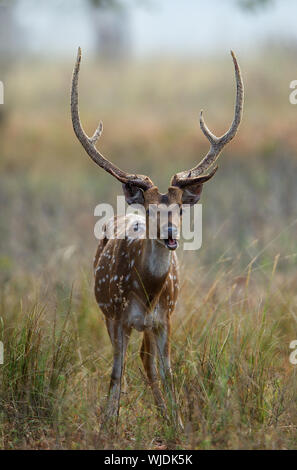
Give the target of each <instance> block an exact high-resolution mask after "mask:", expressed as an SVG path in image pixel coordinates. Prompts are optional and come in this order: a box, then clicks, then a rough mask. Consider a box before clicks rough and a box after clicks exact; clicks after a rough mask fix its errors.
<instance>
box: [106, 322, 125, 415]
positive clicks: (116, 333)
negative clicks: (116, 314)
mask: <svg viewBox="0 0 297 470" xmlns="http://www.w3.org/2000/svg"><path fill="white" fill-rule="evenodd" d="M106 324H107V329H108V333H109V336H110V340H111V342H112V346H113V368H112V373H111V378H110V386H109V394H108V403H107V412H106V415H107V418H110V417H113V416H118V413H119V407H120V395H121V384H122V377H123V374H124V369H125V357H126V351H127V346H128V342H129V338H130V334H131V328H127V327H124V326H123V325H122V324H121V323H120V322H117V321H116V320H113V319H107V320H106Z"/></svg>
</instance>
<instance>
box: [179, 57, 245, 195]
mask: <svg viewBox="0 0 297 470" xmlns="http://www.w3.org/2000/svg"><path fill="white" fill-rule="evenodd" d="M231 56H232V59H233V63H234V70H235V78H236V104H235V112H234V118H233V122H232V124H231V126H230V128H229V130H228V131H227V132H226V133H225V134H223V135H222V136H221V137H217V136H215V135H214V134H213V133H212V132H211V131H210V130H209V128H208V127H207V125H206V123H205V121H204V118H203V111H201V112H200V127H201V130H202V132H203V134H204V135H205V136H206V137H207V139H208V140H209V142H210V149H209V151H208V153H207V155H206V156H205V157H204V158H203V159H202V160H201V162H200V163H199V164H198V165H197V166H195V167H194V168H192V169H191V170H189V171H183V172H181V173H177V174H176V175H174V177H173V178H172V180H171V184H172V185H173V186H180V187H182V186H186V185H187V184H189V183H192V184H194V183H198V182H199V181H200V182H201V183H203V182H204V181H207V179H210V178H211V176H213V175H214V173H215V171H216V170H217V167H215V169H214V171H212V172H211V174H209V175H205V176H200V175H202V174H203V173H204V172H205V171H206V170H207V169H208V168H209V167H210V166H211V165H213V163H214V162H215V161H216V160H217V158H218V156H219V155H220V153H221V151H222V149H223V147H224V146H225V145H226V144H228V143H229V142H230V141H231V140H232V139H233V137H234V136H235V135H236V132H237V130H238V127H239V124H240V121H241V117H242V109H243V98H244V91H243V81H242V77H241V73H240V68H239V65H238V63H237V59H236V57H235V54H234V52H233V51H231ZM205 178H207V179H205ZM202 179H203V181H202Z"/></svg>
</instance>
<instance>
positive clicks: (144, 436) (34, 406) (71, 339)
mask: <svg viewBox="0 0 297 470" xmlns="http://www.w3.org/2000/svg"><path fill="white" fill-rule="evenodd" d="M183 274H185V272H184V273H183ZM187 275H188V276H189V272H187ZM190 276H191V277H192V276H193V277H192V279H195V277H194V273H193V272H192V273H191V275H190ZM274 276H275V278H273V279H270V280H269V281H266V280H264V281H263V279H262V281H261V282H260V281H259V277H258V274H257V271H256V272H254V271H250V275H249V278H245V280H244V282H243V281H242V280H237V281H236V282H235V283H234V284H233V285H230V284H229V283H228V279H227V278H226V276H222V275H220V276H218V277H217V278H216V279H215V281H214V283H213V285H212V286H210V287H211V288H210V289H209V286H208V288H207V289H205V288H203V286H200V285H199V286H196V288H194V289H193V288H192V286H190V283H187V284H185V285H184V287H183V291H182V296H181V299H180V302H179V307H178V310H177V312H176V313H175V315H174V319H173V333H172V337H173V346H172V356H173V358H172V361H173V371H174V381H175V388H176V394H177V401H178V408H179V413H180V415H181V417H182V420H183V422H184V424H185V429H184V431H183V432H182V431H180V430H179V429H177V428H176V426H175V423H174V422H172V423H171V424H168V423H165V422H164V421H163V420H162V418H161V417H160V416H159V415H158V412H157V410H156V409H155V406H154V404H153V399H152V396H151V392H150V389H149V386H148V384H147V383H146V380H145V379H144V374H143V371H142V366H141V361H140V360H139V348H140V336H141V335H140V334H138V333H135V334H134V335H132V341H131V344H130V346H129V350H128V364H127V382H128V383H127V389H126V390H125V392H123V393H122V397H121V412H120V418H119V423H118V427H117V428H116V429H113V430H112V431H111V430H108V429H106V428H103V429H101V423H102V422H103V417H104V409H105V403H106V393H107V388H108V382H109V374H110V370H111V346H110V345H109V340H108V337H107V334H106V331H105V325H104V321H103V319H102V317H101V316H100V315H99V313H100V312H99V311H97V306H96V305H94V304H95V302H93V301H92V298H90V297H89V281H87V280H86V279H85V280H83V281H82V282H81V283H80V284H79V285H77V286H76V288H75V287H74V290H73V298H72V299H71V297H69V296H68V299H65V298H60V299H59V293H57V292H56V294H54V292H51V295H54V296H55V302H56V306H55V308H54V309H52V307H51V308H49V307H48V306H46V305H43V306H42V307H40V306H38V305H34V302H33V303H32V302H28V305H27V307H26V309H24V307H23V308H22V309H21V308H20V307H18V302H17V301H16V297H17V295H16V289H17V287H16V286H15V287H14V288H11V289H10V292H6V294H5V295H4V298H2V304H5V305H6V308H5V310H4V311H2V312H1V316H2V319H3V324H4V325H5V327H4V331H3V332H2V334H3V338H4V350H5V362H4V365H3V366H1V386H0V397H1V424H0V426H1V436H2V447H3V448H11V447H21V448H23V447H25V448H131V449H135V448H197V449H223V448H230V449H232V448H233V449H234V448H255V449H257V448H275V449H289V448H294V446H296V435H297V434H296V429H297V428H296V426H297V422H296V385H297V380H296V379H297V377H296V368H295V367H294V366H293V365H292V364H290V363H289V353H290V350H289V343H290V341H291V340H292V337H293V336H294V334H295V336H296V334H297V331H296V329H295V332H294V328H292V327H291V318H292V313H291V311H292V309H294V301H295V295H296V293H295V292H294V290H287V293H286V298H285V299H284V298H283V297H282V289H283V285H282V283H281V284H280V285H279V279H278V276H277V274H276V273H274ZM247 279H248V280H247ZM256 280H257V282H258V283H259V284H258V289H255V288H254V287H253V282H255V281H256ZM260 286H261V287H260ZM10 296H11V297H10ZM30 304H31V305H30ZM9 305H10V307H9V308H7V306H9ZM295 336H294V337H295Z"/></svg>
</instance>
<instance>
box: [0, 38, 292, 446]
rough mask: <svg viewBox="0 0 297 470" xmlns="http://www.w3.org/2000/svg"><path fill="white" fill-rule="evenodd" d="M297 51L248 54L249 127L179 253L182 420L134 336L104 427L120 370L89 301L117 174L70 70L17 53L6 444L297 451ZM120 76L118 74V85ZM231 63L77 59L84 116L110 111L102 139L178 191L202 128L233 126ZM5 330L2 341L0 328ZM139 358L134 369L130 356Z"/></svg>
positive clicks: (8, 104)
mask: <svg viewBox="0 0 297 470" xmlns="http://www.w3.org/2000/svg"><path fill="white" fill-rule="evenodd" d="M295 53H296V51H294V49H292V48H290V49H289V48H288V49H287V50H285V49H284V48H282V49H280V48H278V47H276V46H275V47H274V48H273V49H272V48H271V47H270V49H269V50H268V49H267V50H264V51H262V52H259V54H258V55H253V58H251V57H239V61H240V64H241V67H242V72H243V76H244V81H245V85H246V102H245V112H244V119H243V122H242V124H241V127H240V131H239V133H238V136H237V137H236V139H235V140H234V142H232V144H230V145H229V147H228V148H227V149H226V151H225V152H224V154H223V155H222V156H221V157H220V160H219V171H218V173H217V174H216V176H215V178H214V179H213V180H212V181H211V182H209V183H208V184H207V185H205V188H204V191H203V197H202V204H203V244H202V248H201V249H200V250H199V251H198V252H197V253H196V252H195V253H187V254H184V253H183V252H182V250H180V253H179V258H180V261H181V272H182V293H181V298H180V301H179V307H178V310H177V312H176V314H175V318H174V325H173V338H174V340H173V364H174V373H175V380H176V386H177V390H178V395H179V406H180V410H181V414H182V416H183V419H184V421H185V424H186V427H185V432H184V433H179V432H177V431H176V429H175V428H174V425H173V424H172V425H165V424H164V423H163V422H162V421H161V419H160V418H158V416H157V414H156V410H155V408H154V406H153V400H152V397H151V394H150V391H149V389H148V386H147V384H146V382H145V380H144V378H143V375H142V373H141V372H140V370H139V369H140V368H141V366H140V362H138V363H137V361H138V349H139V346H140V345H139V341H140V335H139V334H135V335H134V337H133V338H134V340H133V341H132V343H131V347H130V351H129V358H128V367H127V373H128V385H129V393H128V394H124V395H123V398H122V400H123V406H122V411H121V417H120V423H119V428H118V431H117V434H116V437H115V433H114V432H113V431H110V432H107V431H105V432H104V433H101V432H100V420H101V414H102V410H103V407H104V404H105V395H106V393H107V386H108V377H109V373H110V366H111V347H110V344H109V340H108V337H107V333H106V331H105V324H104V321H103V318H102V316H101V315H100V312H99V311H98V307H97V305H96V304H95V301H94V299H93V292H92V289H93V281H92V269H91V265H92V259H93V256H94V253H95V249H96V240H95V238H94V235H93V228H94V225H95V218H94V215H93V211H94V207H95V205H96V204H98V203H100V202H107V201H109V202H111V203H113V204H115V202H116V195H117V194H120V193H121V187H120V184H119V183H117V182H116V181H115V180H113V179H112V178H111V177H110V176H109V175H107V174H105V173H104V172H103V171H101V170H100V169H99V168H97V167H96V166H95V165H94V164H93V162H91V161H90V160H89V158H88V157H87V156H86V155H85V154H84V152H83V150H82V148H81V146H80V144H79V143H78V142H77V141H76V139H75V137H74V134H73V130H72V126H71V119H70V109H69V88H70V79H71V70H72V67H73V64H72V63H65V62H62V61H61V62H50V61H49V60H44V61H42V60H35V61H32V60H29V59H26V60H20V61H19V62H15V63H14V64H13V66H12V67H11V68H10V69H9V70H8V71H7V73H8V74H9V80H7V86H6V89H5V93H6V97H5V105H4V106H5V111H6V112H7V118H6V120H5V121H3V122H1V124H0V142H1V149H0V205H1V219H0V285H1V290H0V308H1V310H0V317H1V319H2V320H1V328H0V332H1V335H2V336H1V337H2V338H3V340H4V342H5V364H4V366H1V368H0V373H1V385H0V400H1V402H0V403H1V412H0V413H1V421H0V430H1V433H0V442H1V444H0V445H1V447H2V448H16V447H17V448H111V447H112V448H133V449H134V448H155V449H158V448H199V449H208V448H277V449H285V448H294V447H296V425H297V423H296V414H295V412H294V410H295V406H296V403H295V401H294V400H295V399H296V393H295V392H296V367H295V368H294V366H292V365H291V364H290V363H289V360H288V357H289V353H290V350H289V343H290V341H291V340H293V339H296V337H297V335H296V333H297V332H296V305H297V304H296V300H297V297H296V284H297V277H296V255H297V250H296V225H297V208H296V199H297V187H296V171H297V157H296V151H297V147H296V138H295V136H296V107H294V106H293V105H291V104H290V102H289V93H290V89H289V83H290V81H291V80H292V79H294V78H296V77H294V76H292V73H294V69H293V68H292V63H294V62H293V58H294V57H295ZM119 77H120V78H119ZM234 93H235V90H234V77H233V69H232V62H231V58H228V57H224V58H219V59H218V58H212V59H209V60H207V59H205V58H204V59H201V60H200V61H199V62H198V63H197V62H195V63H194V62H191V61H180V62H177V61H176V62H175V61H173V60H162V61H157V60H155V61H153V60H152V61H150V62H145V61H138V62H133V61H126V62H125V63H124V62H121V63H112V64H110V63H109V64H107V63H100V62H99V63H98V62H94V61H93V60H92V59H91V58H90V57H83V63H82V70H81V82H80V108H81V117H82V122H83V125H84V127H85V129H86V130H87V132H88V133H89V134H91V133H92V131H93V129H94V128H95V127H96V125H97V123H98V120H99V119H102V120H103V122H104V134H103V136H102V137H101V140H100V149H101V151H102V152H103V154H104V155H106V156H107V157H109V158H110V159H112V160H113V162H114V163H116V164H118V165H119V166H120V167H123V168H124V169H127V170H130V171H135V172H139V173H145V174H149V175H150V176H151V177H152V178H153V179H154V181H155V182H156V183H157V184H158V185H160V189H161V190H163V191H166V188H167V187H168V183H169V179H170V176H171V175H172V174H174V173H175V172H176V171H180V170H182V169H185V168H190V167H192V166H193V165H194V163H196V162H197V161H198V160H200V158H202V156H203V155H204V154H205V152H206V151H207V149H208V144H207V142H206V141H205V138H204V136H203V135H202V133H201V131H200V130H199V127H198V113H199V110H200V108H201V107H203V108H204V112H205V118H206V121H207V123H208V125H209V127H210V128H211V129H212V130H213V131H214V132H215V133H217V134H220V133H222V132H224V131H225V130H226V128H227V127H228V126H229V124H230V122H231V119H232V115H233V103H234ZM0 339H1V338H0ZM135 363H136V364H135Z"/></svg>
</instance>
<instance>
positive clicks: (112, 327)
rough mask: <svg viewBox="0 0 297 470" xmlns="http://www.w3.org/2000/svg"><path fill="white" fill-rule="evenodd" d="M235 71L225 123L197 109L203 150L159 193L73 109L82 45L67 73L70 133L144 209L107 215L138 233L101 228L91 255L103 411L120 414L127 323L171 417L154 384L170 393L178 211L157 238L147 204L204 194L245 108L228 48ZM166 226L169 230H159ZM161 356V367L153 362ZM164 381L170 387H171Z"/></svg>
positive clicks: (130, 201) (176, 201)
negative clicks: (104, 368)
mask: <svg viewBox="0 0 297 470" xmlns="http://www.w3.org/2000/svg"><path fill="white" fill-rule="evenodd" d="M231 55H232V59H233V63H234V68H235V78H236V89H237V91H236V103H235V113H234V118H233V122H232V124H231V126H230V128H229V130H228V131H227V132H226V133H225V134H224V135H222V136H221V137H216V136H215V135H214V134H213V133H212V132H211V131H210V130H209V129H208V127H207V125H206V124H205V121H204V118H203V115H202V111H201V113H200V127H201V129H202V132H203V133H204V135H205V136H206V137H207V139H208V140H209V142H210V149H209V151H208V153H207V154H206V156H205V157H204V158H203V159H202V160H201V161H200V163H199V164H198V165H197V166H195V167H194V168H192V169H190V170H186V171H182V172H180V173H177V174H175V175H174V176H173V177H172V179H171V182H170V186H169V188H168V192H167V193H166V194H161V193H160V192H159V189H158V188H157V186H155V185H154V183H153V181H152V180H151V179H150V178H149V177H148V176H145V175H138V174H133V173H127V172H125V171H123V170H121V169H119V168H118V167H117V166H115V165H114V164H113V163H111V162H110V161H109V160H108V159H106V158H105V157H104V156H103V155H102V154H101V153H100V152H99V151H98V150H97V148H96V146H95V145H96V143H97V141H98V139H99V138H100V136H101V134H102V130H103V126H102V123H101V122H100V124H99V126H98V128H97V129H96V131H95V133H94V134H93V136H92V137H88V136H87V135H86V133H85V132H84V130H83V128H82V125H81V122H80V117H79V111H78V78H79V70H80V63H81V50H80V49H79V50H78V55H77V60H76V64H75V67H74V71H73V77H72V90H71V115H72V124H73V129H74V132H75V134H76V136H77V138H78V140H79V141H80V143H81V144H82V146H83V147H84V149H85V151H86V152H87V154H88V155H89V156H90V157H91V159H92V160H93V161H94V162H95V163H96V164H97V165H99V166H100V167H101V168H103V169H104V170H105V171H107V172H108V173H110V174H111V175H112V176H113V177H114V178H116V179H117V180H118V181H120V182H121V183H122V187H123V192H124V195H125V198H126V202H127V203H128V204H138V205H141V206H142V207H143V208H144V210H145V212H144V216H140V215H138V216H136V215H132V214H130V215H128V216H125V217H123V218H122V219H121V220H119V219H114V220H111V221H110V222H109V223H108V224H107V225H106V227H105V229H106V230H107V229H108V225H109V224H114V225H115V226H116V233H115V234H116V235H117V234H119V232H120V231H121V230H123V229H124V228H123V227H125V226H130V227H131V226H132V227H134V230H136V231H139V233H140V236H139V237H137V236H135V237H133V238H132V237H131V238H130V237H129V236H125V237H122V238H119V237H117V236H115V237H114V238H112V239H110V238H109V237H107V236H105V234H103V237H102V238H101V240H100V242H99V245H98V249H97V253H96V256H95V259H94V273H95V297H96V300H97V303H98V305H99V307H100V309H101V311H102V312H103V314H104V316H105V320H106V326H107V330H108V334H109V337H110V340H111V343H112V347H113V368H112V373H111V380H110V388H109V398H108V404H107V415H108V416H109V417H111V416H117V415H118V412H119V400H120V394H121V381H122V377H123V373H124V367H125V356H126V350H127V345H128V341H129V337H130V334H131V330H132V329H133V328H134V329H136V330H138V331H139V332H142V333H143V340H142V345H141V349H140V356H141V360H142V363H143V366H144V369H145V372H146V376H147V379H148V383H149V384H150V387H151V389H152V393H153V397H154V400H155V403H156V405H157V407H158V409H159V410H160V411H161V412H162V414H163V415H164V416H167V417H168V414H167V411H168V406H166V401H165V400H164V395H163V394H162V392H161V390H160V386H159V375H158V372H159V373H160V377H161V380H162V382H163V385H164V390H165V391H167V393H168V390H170V393H171V397H174V390H173V385H172V371H171V364H170V333H171V325H170V321H171V316H172V313H173V311H174V308H175V305H176V301H177V297H178V291H179V269H178V260H177V256H176V252H175V250H176V248H177V246H178V242H177V233H178V222H179V220H177V219H180V218H181V217H182V215H181V213H180V214H178V217H176V215H175V217H173V216H172V214H170V212H169V215H168V220H167V222H166V224H165V226H158V234H157V238H155V239H151V238H149V237H148V232H147V227H148V226H149V223H150V221H149V217H150V207H152V206H154V207H156V206H159V205H163V206H165V207H166V206H170V205H171V204H175V205H177V207H179V208H182V205H184V204H188V205H193V204H196V203H197V202H198V201H199V199H200V196H201V192H202V188H203V184H204V183H206V182H207V181H209V180H210V179H211V178H212V177H213V176H214V174H215V172H216V170H217V168H218V167H217V166H215V167H214V168H213V169H212V171H210V172H209V173H208V174H205V173H206V172H207V170H209V168H210V167H211V166H212V165H213V163H214V162H215V161H216V159H217V158H218V156H219V154H220V152H221V151H222V149H223V147H224V146H225V145H226V144H228V143H229V142H230V141H231V140H232V139H233V137H234V136H235V134H236V132H237V129H238V127H239V124H240V121H241V116H242V108H243V82H242V78H241V73H240V69H239V66H238V63H237V60H236V57H235V55H234V53H233V52H232V51H231ZM164 233H166V236H165V237H164ZM157 359H159V361H158V364H159V371H158V368H157ZM168 384H170V386H169V387H168Z"/></svg>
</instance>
